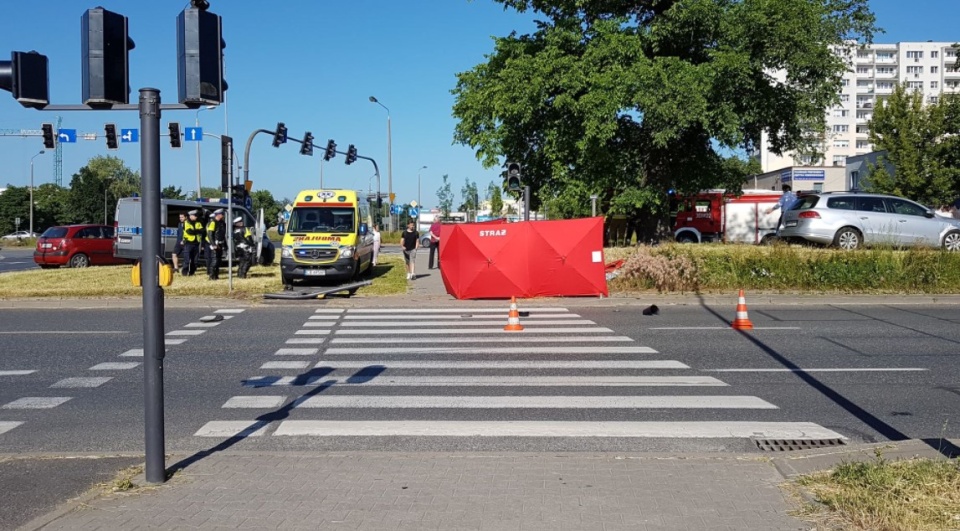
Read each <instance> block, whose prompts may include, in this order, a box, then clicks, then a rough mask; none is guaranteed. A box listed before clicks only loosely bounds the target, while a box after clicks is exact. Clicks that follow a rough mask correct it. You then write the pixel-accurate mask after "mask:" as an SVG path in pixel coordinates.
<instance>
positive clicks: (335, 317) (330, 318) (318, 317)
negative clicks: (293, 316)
mask: <svg viewBox="0 0 960 531" xmlns="http://www.w3.org/2000/svg"><path fill="white" fill-rule="evenodd" d="M307 319H309V320H311V321H336V320H338V319H340V316H339V315H311V316H310V317H308V318H307Z"/></svg>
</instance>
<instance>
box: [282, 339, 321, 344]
mask: <svg viewBox="0 0 960 531" xmlns="http://www.w3.org/2000/svg"><path fill="white" fill-rule="evenodd" d="M325 340H326V338H322V337H307V338H294V339H288V340H287V341H286V343H287V344H288V345H317V344H320V343H323V342H324V341H325Z"/></svg>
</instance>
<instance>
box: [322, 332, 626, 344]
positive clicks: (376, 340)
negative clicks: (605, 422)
mask: <svg viewBox="0 0 960 531" xmlns="http://www.w3.org/2000/svg"><path fill="white" fill-rule="evenodd" d="M330 342H331V343H336V344H340V345H345V344H349V345H364V344H370V345H383V344H387V345H399V344H417V345H433V344H439V343H457V344H462V343H463V339H460V338H458V337H431V338H420V337H335V338H333V339H331V340H330ZM624 342H629V343H632V342H633V339H631V338H629V337H627V336H553V337H536V336H532V337H531V336H528V335H524V334H519V335H517V334H513V335H510V334H504V335H503V337H471V338H470V343H564V344H569V343H624Z"/></svg>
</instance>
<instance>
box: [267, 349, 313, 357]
mask: <svg viewBox="0 0 960 531" xmlns="http://www.w3.org/2000/svg"><path fill="white" fill-rule="evenodd" d="M317 352H320V349H318V348H281V349H279V350H277V352H275V353H274V355H276V356H313V355H314V354H316V353H317Z"/></svg>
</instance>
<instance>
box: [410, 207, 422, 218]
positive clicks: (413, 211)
mask: <svg viewBox="0 0 960 531" xmlns="http://www.w3.org/2000/svg"><path fill="white" fill-rule="evenodd" d="M419 215H420V209H419V208H417V207H410V217H412V218H415V217H417V216H419Z"/></svg>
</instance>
